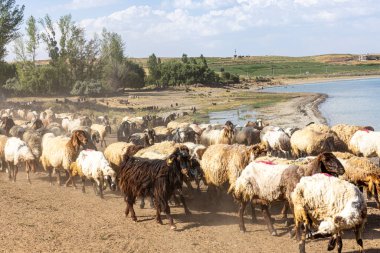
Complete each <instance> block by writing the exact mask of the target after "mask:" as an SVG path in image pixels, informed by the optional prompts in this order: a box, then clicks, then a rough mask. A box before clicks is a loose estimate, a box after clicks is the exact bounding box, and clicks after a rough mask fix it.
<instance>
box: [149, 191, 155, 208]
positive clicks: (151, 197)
mask: <svg viewBox="0 0 380 253" xmlns="http://www.w3.org/2000/svg"><path fill="white" fill-rule="evenodd" d="M153 198H154V197H153V192H152V191H150V193H149V205H150V208H154V199H153Z"/></svg>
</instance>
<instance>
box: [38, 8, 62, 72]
mask: <svg viewBox="0 0 380 253" xmlns="http://www.w3.org/2000/svg"><path fill="white" fill-rule="evenodd" d="M38 22H39V23H40V24H41V25H42V27H43V28H44V32H43V33H42V34H41V38H42V40H43V41H44V42H45V44H46V48H47V50H48V52H49V57H50V59H51V61H50V63H51V64H53V65H54V64H55V63H56V62H57V61H58V58H59V54H58V52H59V48H58V42H57V39H56V38H55V34H56V32H55V30H54V26H53V21H52V20H51V18H50V16H49V15H48V14H46V15H45V17H44V18H43V19H42V18H41V19H40V20H39V21H38Z"/></svg>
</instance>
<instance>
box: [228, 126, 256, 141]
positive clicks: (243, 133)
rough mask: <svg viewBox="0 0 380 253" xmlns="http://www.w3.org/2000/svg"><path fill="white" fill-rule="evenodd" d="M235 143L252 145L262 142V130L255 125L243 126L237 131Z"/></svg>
mask: <svg viewBox="0 0 380 253" xmlns="http://www.w3.org/2000/svg"><path fill="white" fill-rule="evenodd" d="M234 143H237V144H244V145H247V146H251V145H254V144H258V143H260V131H259V130H257V129H255V128H254V127H243V128H242V129H240V130H237V131H236V132H235V136H234Z"/></svg>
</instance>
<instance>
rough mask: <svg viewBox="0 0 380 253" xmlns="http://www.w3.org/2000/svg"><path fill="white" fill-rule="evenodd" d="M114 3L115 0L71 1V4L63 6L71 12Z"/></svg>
mask: <svg viewBox="0 0 380 253" xmlns="http://www.w3.org/2000/svg"><path fill="white" fill-rule="evenodd" d="M116 1H117V0H107V1H105V0H71V2H69V3H68V4H66V5H65V8H67V9H71V10H79V9H90V8H95V7H102V6H106V5H110V4H113V3H115V2H116Z"/></svg>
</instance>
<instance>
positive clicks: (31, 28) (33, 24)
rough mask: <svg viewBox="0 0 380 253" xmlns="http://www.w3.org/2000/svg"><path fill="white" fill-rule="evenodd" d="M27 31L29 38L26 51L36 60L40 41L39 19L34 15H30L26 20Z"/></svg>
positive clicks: (33, 60)
mask: <svg viewBox="0 0 380 253" xmlns="http://www.w3.org/2000/svg"><path fill="white" fill-rule="evenodd" d="M26 32H27V35H28V40H27V42H26V52H27V53H28V54H29V55H30V58H31V60H32V62H33V63H34V62H35V61H36V51H37V49H38V46H39V42H40V35H39V34H38V28H37V21H36V19H35V18H34V17H33V16H30V17H29V18H28V20H27V21H26Z"/></svg>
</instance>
